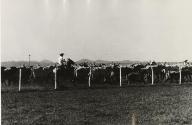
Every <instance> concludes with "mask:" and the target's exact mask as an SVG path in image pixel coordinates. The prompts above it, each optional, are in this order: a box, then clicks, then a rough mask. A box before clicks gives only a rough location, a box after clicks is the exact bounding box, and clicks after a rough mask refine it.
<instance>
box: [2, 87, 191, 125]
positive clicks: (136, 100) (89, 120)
mask: <svg viewBox="0 0 192 125" xmlns="http://www.w3.org/2000/svg"><path fill="white" fill-rule="evenodd" d="M1 94H2V95H1V96H2V97H1V98H2V105H1V109H2V124H3V125H8V124H19V125H21V124H41V125H42V124H45V125H47V124H50V125H52V124H60V125H61V124H70V125H77V124H79V125H85V124H86V125H87V124H92V125H131V124H132V122H133V121H135V122H136V124H140V125H156V124H158V125H159V124H162V125H180V124H185V125H187V124H188V125H190V124H192V86H190V85H181V86H145V87H124V88H94V89H85V88H84V89H68V90H62V91H54V90H51V91H50V90H49V91H23V92H10V91H9V92H2V93H1Z"/></svg>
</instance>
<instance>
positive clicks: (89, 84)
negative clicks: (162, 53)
mask: <svg viewBox="0 0 192 125" xmlns="http://www.w3.org/2000/svg"><path fill="white" fill-rule="evenodd" d="M150 67H151V84H152V85H154V72H153V67H155V66H150ZM121 69H122V67H121V66H120V67H119V77H120V80H119V85H120V87H121V86H122V73H121ZM181 70H182V67H179V84H180V85H181ZM54 73H55V79H54V82H55V86H54V89H57V68H56V69H55V71H54ZM21 76H22V70H21V68H20V69H19V92H20V91H21ZM88 86H89V87H91V68H90V71H89V78H88Z"/></svg>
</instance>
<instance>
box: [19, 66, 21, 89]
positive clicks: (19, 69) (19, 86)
mask: <svg viewBox="0 0 192 125" xmlns="http://www.w3.org/2000/svg"><path fill="white" fill-rule="evenodd" d="M20 91H21V68H20V69H19V92H20Z"/></svg>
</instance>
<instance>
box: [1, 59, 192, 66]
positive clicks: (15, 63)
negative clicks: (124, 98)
mask: <svg viewBox="0 0 192 125" xmlns="http://www.w3.org/2000/svg"><path fill="white" fill-rule="evenodd" d="M84 62H86V63H88V64H91V63H95V64H111V63H119V64H121V65H130V64H134V63H142V64H145V63H147V62H146V61H131V60H123V61H106V60H90V59H81V60H78V61H76V63H77V64H81V63H84ZM167 63H168V64H176V63H177V62H167ZM190 63H191V62H190ZM38 64H39V65H41V66H48V65H54V64H55V62H52V61H50V60H47V59H45V60H42V61H31V62H30V65H32V66H35V65H38ZM1 65H2V66H6V67H11V66H16V67H19V66H22V65H26V66H29V62H28V61H8V62H1Z"/></svg>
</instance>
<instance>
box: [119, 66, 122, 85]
mask: <svg viewBox="0 0 192 125" xmlns="http://www.w3.org/2000/svg"><path fill="white" fill-rule="evenodd" d="M119 84H120V87H121V86H122V83H121V66H120V67H119Z"/></svg>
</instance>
